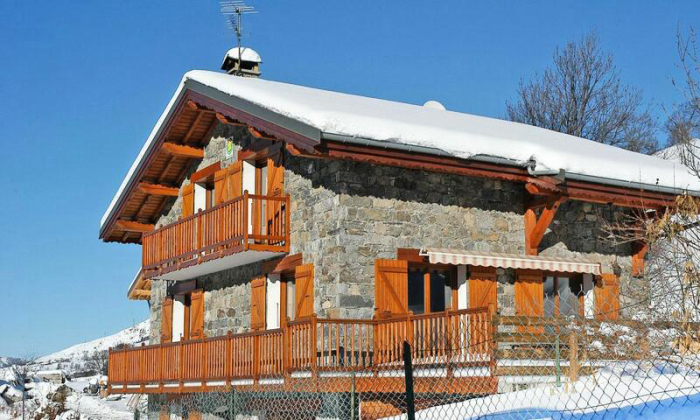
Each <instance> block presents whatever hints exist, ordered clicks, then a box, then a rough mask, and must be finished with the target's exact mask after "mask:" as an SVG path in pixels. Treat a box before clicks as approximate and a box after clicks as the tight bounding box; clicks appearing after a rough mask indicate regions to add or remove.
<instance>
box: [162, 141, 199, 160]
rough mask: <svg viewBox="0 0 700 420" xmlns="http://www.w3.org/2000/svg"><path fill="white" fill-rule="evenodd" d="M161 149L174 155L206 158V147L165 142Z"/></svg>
mask: <svg viewBox="0 0 700 420" xmlns="http://www.w3.org/2000/svg"><path fill="white" fill-rule="evenodd" d="M161 150H162V151H163V152H165V153H168V154H170V155H173V156H179V157H184V158H190V159H202V158H204V149H201V148H198V147H190V146H182V145H180V144H175V143H168V142H165V143H163V146H162V147H161Z"/></svg>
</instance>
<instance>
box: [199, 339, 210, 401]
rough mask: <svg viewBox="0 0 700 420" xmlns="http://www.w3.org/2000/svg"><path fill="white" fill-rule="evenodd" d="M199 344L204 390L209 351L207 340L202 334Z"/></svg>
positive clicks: (205, 387) (203, 388) (205, 388)
mask: <svg viewBox="0 0 700 420" xmlns="http://www.w3.org/2000/svg"><path fill="white" fill-rule="evenodd" d="M200 341H201V346H202V390H204V391H206V390H207V377H208V376H209V375H208V374H209V372H208V370H209V369H208V366H207V364H208V362H209V354H208V353H209V352H208V351H207V350H208V349H207V344H208V343H207V341H206V338H204V335H202V338H201V340H200Z"/></svg>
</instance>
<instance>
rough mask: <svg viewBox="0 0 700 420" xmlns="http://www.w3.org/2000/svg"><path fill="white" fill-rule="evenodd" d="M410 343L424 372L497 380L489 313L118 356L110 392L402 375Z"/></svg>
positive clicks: (112, 362)
mask: <svg viewBox="0 0 700 420" xmlns="http://www.w3.org/2000/svg"><path fill="white" fill-rule="evenodd" d="M404 341H408V342H409V343H410V344H411V349H412V357H413V365H414V367H415V368H417V369H420V368H421V367H428V368H430V369H433V368H436V367H440V366H443V367H444V366H447V365H449V367H450V368H449V372H450V373H449V375H452V374H453V372H454V371H455V370H457V369H459V368H464V369H471V370H474V369H479V368H481V369H484V370H485V371H484V372H482V373H481V375H480V376H481V377H482V378H484V379H485V380H487V381H485V382H484V383H487V382H488V380H490V379H492V378H490V377H489V374H488V372H489V370H491V368H490V364H491V363H492V361H493V357H492V351H493V346H492V334H491V327H490V320H489V313H488V309H487V308H479V309H465V310H458V311H446V312H440V313H432V314H425V315H407V316H405V317H401V318H388V319H380V320H370V319H317V318H315V317H313V318H310V319H307V320H303V321H294V322H290V323H288V324H286V325H284V326H283V327H282V328H279V329H275V330H267V331H256V332H249V333H244V334H236V335H232V334H229V335H227V336H223V337H212V338H204V339H201V340H192V341H181V342H176V343H167V344H157V345H150V346H141V347H133V348H125V349H120V350H110V352H109V384H110V392H113V393H144V392H184V391H187V392H191V391H193V390H213V389H216V387H222V386H229V385H233V384H234V383H236V382H238V383H240V382H241V381H243V380H249V381H251V382H250V383H251V384H252V383H256V382H258V381H259V380H260V379H261V378H280V379H283V380H292V378H295V377H306V378H308V377H309V375H311V376H317V375H319V374H321V373H323V372H325V373H326V374H328V373H330V372H335V374H342V373H343V372H351V371H355V372H363V374H367V373H370V374H373V375H374V376H375V377H376V376H377V374H378V373H379V372H380V371H396V370H397V369H401V363H402V346H403V342H404ZM295 373H298V374H301V376H299V375H294V374H295ZM370 376H372V375H370ZM465 379H466V378H465ZM488 383H490V382H488ZM475 384H476V382H475ZM475 386H476V385H475ZM487 386H488V387H490V385H488V384H487ZM339 391H340V390H339ZM464 391H465V392H476V391H474V390H471V389H465V390H464ZM477 391H478V392H484V389H483V388H481V389H479V390H477Z"/></svg>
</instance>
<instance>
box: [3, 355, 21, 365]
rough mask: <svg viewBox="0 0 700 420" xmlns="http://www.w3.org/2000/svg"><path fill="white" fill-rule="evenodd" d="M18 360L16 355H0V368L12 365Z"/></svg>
mask: <svg viewBox="0 0 700 420" xmlns="http://www.w3.org/2000/svg"><path fill="white" fill-rule="evenodd" d="M19 361H20V359H19V358H17V357H7V356H0V368H4V367H8V366H11V365H14V364H15V363H17V362H19Z"/></svg>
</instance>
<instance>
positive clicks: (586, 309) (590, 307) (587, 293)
mask: <svg viewBox="0 0 700 420" xmlns="http://www.w3.org/2000/svg"><path fill="white" fill-rule="evenodd" d="M583 293H584V295H583V314H584V315H585V316H586V318H593V316H594V315H595V292H594V291H593V274H584V275H583Z"/></svg>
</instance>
